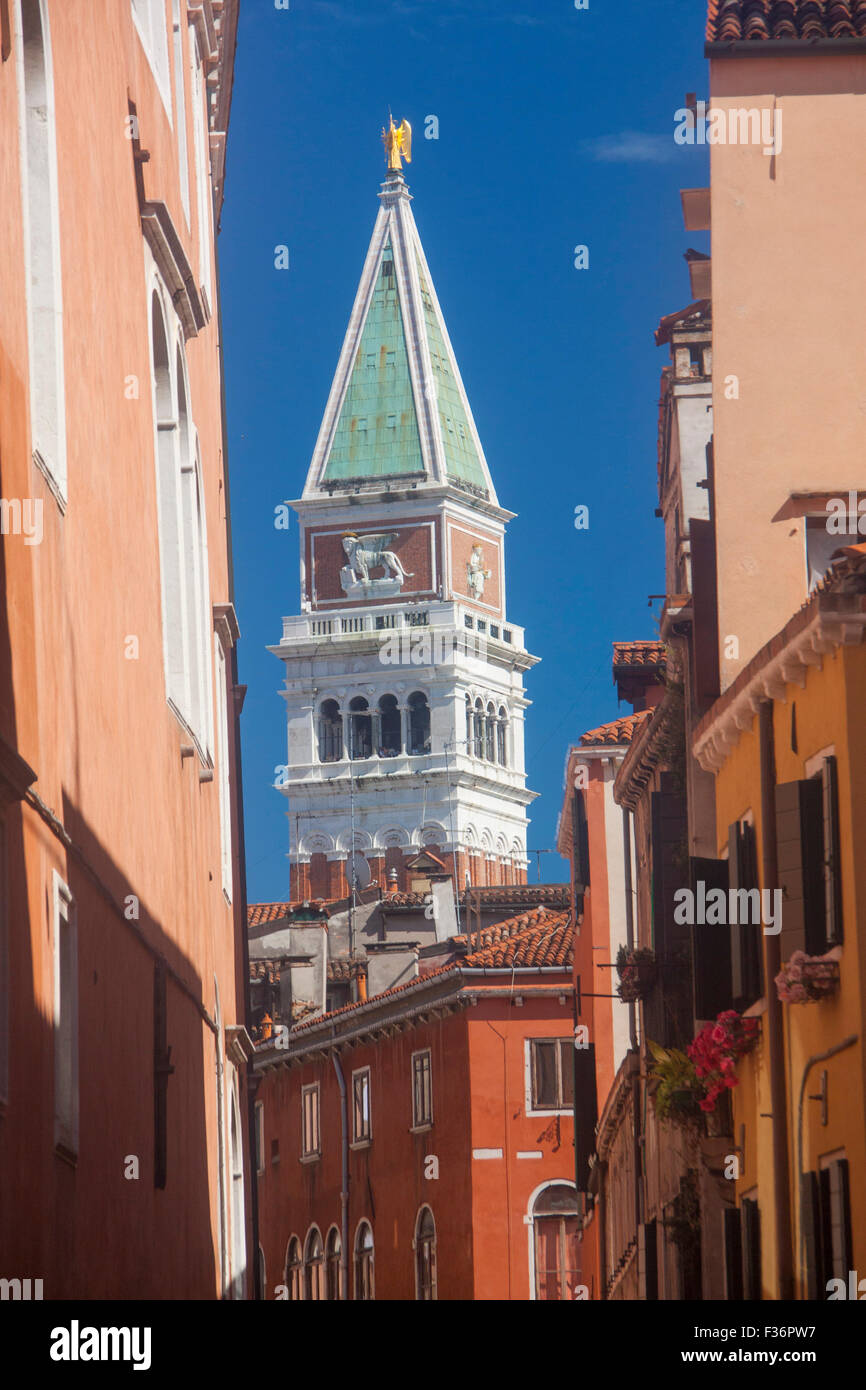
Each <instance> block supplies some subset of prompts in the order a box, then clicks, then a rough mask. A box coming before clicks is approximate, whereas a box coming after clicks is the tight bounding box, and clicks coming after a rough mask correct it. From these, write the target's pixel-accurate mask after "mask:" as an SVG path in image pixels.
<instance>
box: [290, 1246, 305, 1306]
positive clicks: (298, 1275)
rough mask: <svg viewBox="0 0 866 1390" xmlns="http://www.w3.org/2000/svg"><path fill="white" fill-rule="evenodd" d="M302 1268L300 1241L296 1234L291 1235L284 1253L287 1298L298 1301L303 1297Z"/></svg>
mask: <svg viewBox="0 0 866 1390" xmlns="http://www.w3.org/2000/svg"><path fill="white" fill-rule="evenodd" d="M303 1275H304V1269H303V1265H302V1264H301V1242H300V1241H299V1240H298V1237H297V1236H292V1238H291V1240H290V1241H289V1250H288V1254H287V1255H286V1287H287V1289H288V1293H289V1298H290V1299H293V1300H296V1301H300V1300H301V1299H302V1298H303V1297H304V1283H303Z"/></svg>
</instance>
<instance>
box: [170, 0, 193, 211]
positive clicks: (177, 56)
mask: <svg viewBox="0 0 866 1390" xmlns="http://www.w3.org/2000/svg"><path fill="white" fill-rule="evenodd" d="M171 21H172V33H173V36H174V107H175V131H176V134H177V161H178V167H179V170H180V199H181V202H182V204H183V210H184V213H185V215H186V225H187V226H189V153H188V151H187V144H186V83H185V82H184V61H183V29H182V27H181V22H180V0H172V15H171Z"/></svg>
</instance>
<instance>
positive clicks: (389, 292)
mask: <svg viewBox="0 0 866 1390" xmlns="http://www.w3.org/2000/svg"><path fill="white" fill-rule="evenodd" d="M423 471H424V463H423V460H422V457H421V440H420V437H419V434H418V420H417V417H416V414H415V401H414V399H413V395H412V382H411V379H410V377H409V358H408V355H407V352H406V338H405V335H404V332H403V315H402V312H401V308H400V301H399V297H398V294H397V280H396V276H395V274H394V256H393V252H392V250H391V244H390V241H388V242H386V243H385V246H384V248H383V250H382V259H381V262H380V264H379V274H378V277H377V279H376V287H375V289H374V291H373V299H372V303H371V304H370V308H369V310H368V313H367V320H366V322H365V324H364V331H363V333H362V334H361V342H360V344H359V347H358V352H357V354H356V357H355V364H354V366H353V368H352V375H351V377H350V378H349V385H348V388H347V391H346V396H345V399H344V401H343V408H342V410H341V412H340V419H339V422H338V424H337V430H336V433H335V435H334V442H333V444H332V445H331V451H330V454H329V456H328V463H327V467H326V468H325V473H324V477H325V479H330V480H332V481H337V480H340V479H345V478H379V477H383V476H390V475H392V474H401V473H421V472H423Z"/></svg>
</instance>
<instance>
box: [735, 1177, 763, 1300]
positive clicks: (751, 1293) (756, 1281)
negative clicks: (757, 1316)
mask: <svg viewBox="0 0 866 1390" xmlns="http://www.w3.org/2000/svg"><path fill="white" fill-rule="evenodd" d="M740 1211H741V1212H742V1215H743V1298H745V1299H747V1300H748V1301H750V1302H755V1301H758V1300H760V1299H761V1298H762V1297H763V1285H762V1283H761V1213H760V1211H759V1209H758V1203H757V1202H755V1201H753V1200H751V1199H750V1198H748V1197H746V1198H745V1199H744V1200H743V1203H742V1205H741V1207H740Z"/></svg>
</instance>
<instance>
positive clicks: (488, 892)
mask: <svg viewBox="0 0 866 1390" xmlns="http://www.w3.org/2000/svg"><path fill="white" fill-rule="evenodd" d="M472 893H473V894H477V895H478V898H479V900H480V902H481V906H482V907H485V906H490V907H498V906H500V905H502V906H506V905H507V904H509V903H513V904H515V905H516V904H518V903H520V904H526V905H527V906H530V905H532V904H538V903H547V904H550V905H551V906H556V907H567V906H568V904H569V902H570V901H571V894H570V890H569V887H568V884H567V883H510V884H506V885H500V886H499V887H495V888H494V887H484V888H473V889H472ZM469 896H470V895H469V890H466V891H464V892H462V893H461V894H460V901H461V903H464V904H465V903H467V902H468V901H469Z"/></svg>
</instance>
